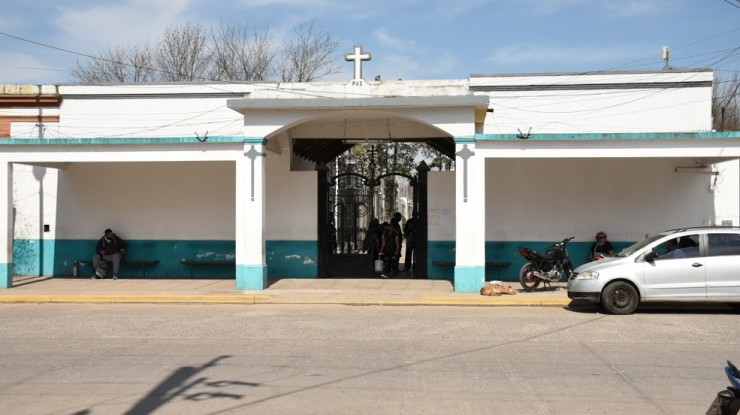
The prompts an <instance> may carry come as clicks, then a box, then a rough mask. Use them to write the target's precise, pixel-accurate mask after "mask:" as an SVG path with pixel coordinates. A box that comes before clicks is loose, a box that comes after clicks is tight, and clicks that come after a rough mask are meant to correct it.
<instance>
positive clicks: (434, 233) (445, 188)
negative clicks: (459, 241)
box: [427, 171, 456, 241]
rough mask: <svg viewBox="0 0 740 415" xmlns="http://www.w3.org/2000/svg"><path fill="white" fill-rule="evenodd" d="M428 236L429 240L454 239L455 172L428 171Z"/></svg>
mask: <svg viewBox="0 0 740 415" xmlns="http://www.w3.org/2000/svg"><path fill="white" fill-rule="evenodd" d="M427 186H428V187H427V192H428V196H427V203H428V209H429V212H428V213H429V216H428V228H427V229H428V230H427V232H428V238H429V240H430V241H451V240H454V239H455V215H456V213H455V212H456V210H455V172H454V171H430V172H429V178H428V184H427Z"/></svg>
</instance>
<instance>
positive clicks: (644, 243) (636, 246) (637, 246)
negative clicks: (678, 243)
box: [617, 232, 669, 257]
mask: <svg viewBox="0 0 740 415" xmlns="http://www.w3.org/2000/svg"><path fill="white" fill-rule="evenodd" d="M668 234H669V232H663V233H656V234H655V235H650V236H648V237H646V238H645V239H643V240H642V241H640V242H638V243H636V244H632V245H630V246H628V247H626V248H624V249H623V250H621V251H619V253H618V254H617V256H621V257H624V256H630V255H632V254H634V253H635V252H637V251H639V250H641V249H642V248H644V247H646V246H647V245H650V244H651V243H653V242H655V241H657V240H658V239H660V238H662V237H664V236H666V235H668Z"/></svg>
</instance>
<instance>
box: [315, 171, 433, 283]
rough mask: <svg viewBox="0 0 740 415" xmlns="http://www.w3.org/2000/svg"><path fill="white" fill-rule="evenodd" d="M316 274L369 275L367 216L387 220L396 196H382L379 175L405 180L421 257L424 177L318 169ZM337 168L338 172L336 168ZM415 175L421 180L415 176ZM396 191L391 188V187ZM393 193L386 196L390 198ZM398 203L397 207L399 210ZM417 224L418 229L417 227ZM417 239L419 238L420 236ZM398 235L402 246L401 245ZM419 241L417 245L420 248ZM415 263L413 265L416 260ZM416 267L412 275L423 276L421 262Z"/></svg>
mask: <svg viewBox="0 0 740 415" xmlns="http://www.w3.org/2000/svg"><path fill="white" fill-rule="evenodd" d="M319 172H320V175H319V177H320V180H319V212H318V214H319V231H318V234H319V276H320V277H344V278H347V277H366V278H367V277H373V276H377V274H376V273H375V272H374V269H373V268H374V267H373V262H374V260H375V253H374V252H373V251H372V250H371V249H368V247H367V246H364V242H365V236H366V234H367V232H368V228H369V227H370V222H371V221H372V220H373V219H378V221H379V223H382V222H385V221H390V218H391V216H392V215H393V213H394V212H395V211H396V209H397V208H398V206H400V205H399V204H398V203H399V202H398V201H396V202H397V203H396V204H394V205H393V206H390V205H391V204H392V203H391V202H388V203H385V202H387V201H386V200H384V198H385V197H388V195H385V194H384V192H385V191H388V189H387V188H385V187H384V186H383V179H386V178H389V177H394V178H395V179H394V180H395V183H398V181H397V180H398V179H399V178H404V179H406V180H408V186H409V190H410V192H408V193H407V197H410V198H411V199H412V201H413V204H412V205H411V206H409V205H408V201H407V202H406V203H407V205H406V206H407V213H406V215H405V216H409V217H406V220H408V219H409V218H410V217H413V216H415V217H416V227H417V229H418V230H419V232H417V233H416V235H417V243H416V244H415V245H416V247H417V248H416V250H415V251H416V252H417V253H416V254H415V257H416V258H417V259H418V261H426V249H425V248H426V232H422V230H425V229H426V218H425V215H422V214H421V212H420V209H419V208H420V206H421V205H423V206H424V210H425V206H426V205H425V204H423V200H425V199H426V193H425V190H424V189H423V188H424V187H425V185H422V186H421V187H422V188H421V189H420V188H419V184H420V183H424V184H425V183H426V181H425V176H424V175H423V173H424V172H422V171H419V173H420V174H419V175H417V176H414V177H412V176H409V175H407V174H403V173H397V172H390V173H384V174H381V175H379V176H377V177H374V176H373V175H374V172H373V171H372V170H371V171H370V177H368V176H365V175H363V174H360V173H357V172H354V171H351V170H350V171H345V172H342V173H339V172H338V171H337V166H336V165H334V166H325V167H324V168H322V169H320V170H319ZM337 173H338V174H337ZM420 180H421V182H420ZM395 191H397V190H395ZM395 196H396V195H395V193H394V194H393V196H391V198H392V200H395ZM400 210H401V209H399V211H400ZM422 228H423V229H422ZM420 239H423V240H420ZM405 242H406V241H404V246H405ZM420 246H421V247H422V248H421V249H419V248H420ZM414 263H415V264H417V265H419V263H418V262H417V261H414ZM419 271H421V272H417V271H416V269H415V271H414V277H415V278H425V277H426V266H425V265H421V268H420V269H419Z"/></svg>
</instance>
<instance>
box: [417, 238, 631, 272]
mask: <svg viewBox="0 0 740 415" xmlns="http://www.w3.org/2000/svg"><path fill="white" fill-rule="evenodd" d="M554 242H555V241H553V242H542V241H487V242H486V262H510V263H511V265H509V266H508V267H503V268H494V267H485V279H486V281H494V280H498V281H510V282H511V281H519V270H520V269H521V268H522V266H523V265H524V264H525V263H526V260H525V259H524V257H522V256H521V255H520V254H519V249H518V248H519V247H520V246H526V247H527V248H530V249H533V250H535V251H538V252H544V250H545V247H547V246H548V245H551V244H552V243H554ZM592 243H593V241H588V242H570V243H569V244H568V254H569V255H570V259H571V261H572V262H573V265H574V267H578V266H579V265H582V264H585V263H586V262H588V261H589V258H588V251H589V249H590V248H591V244H592ZM611 243H612V245H614V249H615V250H616V251H617V252H619V251H621V250H622V249H624V248H626V247H628V246H630V245H632V244H633V243H634V242H615V241H611ZM427 249H428V254H427V256H428V260H427V274H428V278H429V279H435V280H448V281H454V270H453V269H452V267H447V266H445V267H440V266H438V265H434V262H437V261H446V262H454V261H455V241H429V243H428V244H427Z"/></svg>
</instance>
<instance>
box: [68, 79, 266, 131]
mask: <svg viewBox="0 0 740 415" xmlns="http://www.w3.org/2000/svg"><path fill="white" fill-rule="evenodd" d="M252 89H253V86H251V85H243V84H216V85H207V84H203V85H201V84H150V85H114V86H91V85H67V86H60V87H59V91H60V93H61V94H62V96H63V101H62V106H61V117H60V120H59V129H60V130H61V132H63V133H64V135H63V136H64V137H74V138H86V137H90V138H105V137H192V136H194V135H195V134H196V133H197V134H198V135H200V136H203V135H204V134H205V133H206V132H208V134H209V135H210V136H235V135H241V134H242V132H243V127H242V126H243V124H244V117H243V116H242V115H241V114H239V113H238V112H236V111H233V110H231V109H229V108H227V107H226V101H227V100H228V98H229V95H228V94H232V95H233V94H238V93H243V94H246V93H248V92H249V91H251V90H252ZM209 94H210V95H209ZM219 94H221V95H219ZM232 97H233V96H232Z"/></svg>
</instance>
